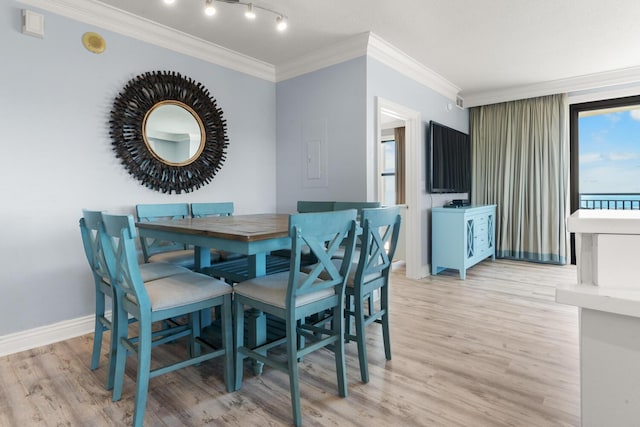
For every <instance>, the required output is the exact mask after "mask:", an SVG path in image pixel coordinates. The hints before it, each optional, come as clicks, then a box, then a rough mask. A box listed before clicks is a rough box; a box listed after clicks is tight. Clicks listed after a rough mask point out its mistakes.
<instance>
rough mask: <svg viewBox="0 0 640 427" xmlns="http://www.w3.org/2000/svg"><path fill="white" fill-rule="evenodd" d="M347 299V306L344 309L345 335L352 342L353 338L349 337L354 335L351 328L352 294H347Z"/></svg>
mask: <svg viewBox="0 0 640 427" xmlns="http://www.w3.org/2000/svg"><path fill="white" fill-rule="evenodd" d="M345 301H346V303H345V307H346V308H345V310H344V328H345V332H344V336H345V341H346V342H350V341H351V339H350V338H349V337H350V336H351V335H353V333H352V330H351V315H352V313H353V305H352V298H351V295H345Z"/></svg>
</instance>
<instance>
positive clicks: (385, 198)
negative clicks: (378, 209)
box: [381, 139, 396, 206]
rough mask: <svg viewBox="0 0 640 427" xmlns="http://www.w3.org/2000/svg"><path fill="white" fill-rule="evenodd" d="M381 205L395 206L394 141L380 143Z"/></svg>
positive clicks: (388, 140)
mask: <svg viewBox="0 0 640 427" xmlns="http://www.w3.org/2000/svg"><path fill="white" fill-rule="evenodd" d="M381 175H382V200H381V202H382V205H383V206H390V205H395V204H396V141H395V140H393V139H387V140H383V141H382V174H381Z"/></svg>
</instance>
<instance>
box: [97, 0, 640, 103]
mask: <svg viewBox="0 0 640 427" xmlns="http://www.w3.org/2000/svg"><path fill="white" fill-rule="evenodd" d="M102 2H103V3H105V4H108V5H110V6H113V7H116V8H118V9H122V10H125V11H127V12H130V13H132V14H134V15H138V16H141V17H144V18H147V19H149V20H151V21H154V22H158V23H160V24H163V25H165V26H168V27H172V28H174V29H177V30H180V31H182V32H185V33H187V34H191V35H193V36H196V37H198V38H201V39H204V40H207V41H210V42H212V43H215V44H217V45H220V46H223V47H226V48H228V49H231V50H233V51H236V52H240V53H243V54H245V55H248V56H250V57H252V58H256V59H259V60H261V61H264V62H266V63H268V64H272V65H274V66H275V67H276V68H277V67H278V66H282V65H284V64H287V63H288V62H291V61H292V60H294V59H295V58H298V57H300V56H302V55H304V54H307V53H309V52H312V51H314V50H318V49H323V48H327V47H328V46H331V45H333V44H336V43H339V42H340V41H342V40H345V39H347V38H349V37H352V36H354V35H357V34H361V33H365V32H369V31H370V32H372V33H374V34H376V35H377V36H379V37H380V38H382V39H383V40H385V41H386V42H388V43H390V44H391V45H393V46H394V47H395V48H397V49H398V50H400V51H402V52H404V53H405V54H407V55H408V56H410V57H412V58H413V59H415V60H417V61H418V62H419V63H421V64H423V65H424V66H426V67H428V68H429V69H431V70H432V71H434V72H435V73H437V74H439V75H441V76H442V77H444V78H445V79H446V80H448V81H449V82H451V83H452V84H453V85H455V86H457V87H459V88H460V89H461V95H463V96H465V95H467V96H468V95H474V94H482V93H488V92H491V91H499V90H505V89H507V88H514V87H521V86H530V85H535V84H540V83H545V82H554V81H558V80H564V79H572V78H576V77H579V76H586V75H594V74H600V73H607V72H610V71H614V70H615V71H625V70H626V71H627V75H628V74H629V71H631V72H632V74H633V75H634V76H635V75H636V74H637V76H635V77H634V78H636V77H637V80H636V81H640V25H639V24H638V19H639V18H640V1H638V0H616V1H612V2H605V1H602V0H535V1H531V0H530V1H523V0H484V1H481V0H395V1H390V0H256V1H255V4H257V5H260V6H263V7H266V8H270V9H274V10H277V11H279V12H281V13H283V14H284V15H286V16H287V17H288V21H289V28H288V29H287V30H286V31H285V32H284V33H279V32H277V31H276V30H275V28H274V27H275V15H273V14H264V13H262V14H261V13H260V11H259V10H258V18H257V19H256V20H255V21H253V22H251V21H248V20H246V19H245V18H244V16H243V9H242V8H241V6H238V5H231V4H224V3H218V2H216V8H217V13H216V15H215V16H214V17H207V16H205V15H204V13H203V8H204V0H176V2H175V4H173V5H171V6H167V5H165V4H164V3H163V1H162V0H145V1H131V0H102ZM629 69H631V70H629Z"/></svg>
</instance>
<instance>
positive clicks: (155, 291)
mask: <svg viewBox="0 0 640 427" xmlns="http://www.w3.org/2000/svg"><path fill="white" fill-rule="evenodd" d="M145 288H146V289H147V294H148V295H149V300H150V301H151V309H152V310H153V311H157V310H165V309H169V308H175V307H179V306H183V305H187V304H193V303H196V302H200V301H204V300H207V299H209V298H215V297H218V296H220V295H224V294H229V293H231V292H233V288H232V287H231V286H229V285H228V284H226V283H225V282H223V281H222V280H218V279H214V278H212V277H209V276H207V275H204V274H200V273H194V272H192V271H188V272H186V273H180V274H176V275H173V276H169V277H163V278H161V279H157V280H153V281H151V282H148V283H145ZM127 299H129V300H130V301H132V302H134V303H135V302H136V298H135V297H134V296H133V295H127Z"/></svg>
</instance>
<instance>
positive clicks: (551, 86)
mask: <svg viewBox="0 0 640 427" xmlns="http://www.w3.org/2000/svg"><path fill="white" fill-rule="evenodd" d="M638 82H640V67H632V68H624V69H620V70H614V71H607V72H603V73H596V74H588V75H584V76H578V77H571V78H566V79H559V80H553V81H548V82H543V83H536V84H531V85H525V86H518V87H513V88H507V89H503V90H493V91H489V92H481V93H475V94H463V96H464V106H465V107H476V106H478V105H489V104H496V103H498V102H507V101H514V100H516V99H526V98H535V97H538V96H545V95H553V94H557V93H568V92H577V91H582V90H591V89H598V88H605V87H611V86H619V85H625V84H631V83H638Z"/></svg>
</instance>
